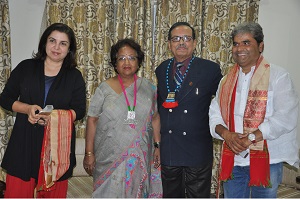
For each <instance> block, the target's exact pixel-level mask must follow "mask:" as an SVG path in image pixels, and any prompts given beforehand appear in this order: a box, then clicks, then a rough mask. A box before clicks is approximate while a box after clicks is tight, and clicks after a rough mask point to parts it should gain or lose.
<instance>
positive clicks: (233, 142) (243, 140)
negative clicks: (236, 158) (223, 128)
mask: <svg viewBox="0 0 300 199" xmlns="http://www.w3.org/2000/svg"><path fill="white" fill-rule="evenodd" d="M248 134H249V133H243V134H241V133H236V132H230V131H228V132H227V133H226V134H225V135H224V136H223V138H224V140H225V142H226V144H227V146H228V147H229V148H230V149H231V150H232V151H233V152H234V153H235V154H239V153H241V152H242V151H245V150H246V149H248V148H249V146H250V145H251V144H252V142H251V141H250V140H249V139H248ZM254 145H255V144H254Z"/></svg>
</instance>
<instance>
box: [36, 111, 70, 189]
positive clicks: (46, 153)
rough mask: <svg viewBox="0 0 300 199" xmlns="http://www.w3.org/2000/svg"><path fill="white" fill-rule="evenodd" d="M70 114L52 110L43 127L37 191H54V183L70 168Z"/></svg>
mask: <svg viewBox="0 0 300 199" xmlns="http://www.w3.org/2000/svg"><path fill="white" fill-rule="evenodd" d="M72 121H73V120H72V112H71V111H69V110H53V111H52V113H51V119H50V121H49V122H48V124H47V126H46V127H45V131H44V140H43V146H42V152H41V163H40V170H39V177H38V185H37V191H40V190H44V191H51V190H53V189H55V181H57V180H58V179H59V178H60V177H61V176H63V175H64V174H65V173H66V171H67V170H68V169H69V166H70V153H71V137H72V126H73V125H72V124H73V122H72Z"/></svg>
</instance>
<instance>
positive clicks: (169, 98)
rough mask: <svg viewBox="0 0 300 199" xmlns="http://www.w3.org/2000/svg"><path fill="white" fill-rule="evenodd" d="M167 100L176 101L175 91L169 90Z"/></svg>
mask: <svg viewBox="0 0 300 199" xmlns="http://www.w3.org/2000/svg"><path fill="white" fill-rule="evenodd" d="M166 102H175V92H169V93H168V96H167V99H166Z"/></svg>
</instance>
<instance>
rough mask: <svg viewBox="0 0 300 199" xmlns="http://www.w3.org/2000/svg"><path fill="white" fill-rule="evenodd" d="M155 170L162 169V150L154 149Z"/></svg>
mask: <svg viewBox="0 0 300 199" xmlns="http://www.w3.org/2000/svg"><path fill="white" fill-rule="evenodd" d="M153 160H154V168H156V169H157V168H158V167H160V149H159V148H154V152H153Z"/></svg>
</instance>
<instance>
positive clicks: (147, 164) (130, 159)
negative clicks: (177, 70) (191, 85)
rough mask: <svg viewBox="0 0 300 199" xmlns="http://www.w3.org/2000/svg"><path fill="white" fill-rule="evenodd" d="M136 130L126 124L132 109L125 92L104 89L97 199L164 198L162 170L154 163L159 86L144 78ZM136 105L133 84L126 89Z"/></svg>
mask: <svg viewBox="0 0 300 199" xmlns="http://www.w3.org/2000/svg"><path fill="white" fill-rule="evenodd" d="M137 86H138V87H137V105H136V108H135V114H136V117H135V119H136V120H137V123H136V126H135V128H134V129H133V128H131V127H130V126H129V125H128V124H124V123H125V122H124V120H125V119H126V118H127V112H128V107H127V105H126V101H125V97H124V95H123V93H121V94H120V95H118V94H116V93H115V92H114V91H113V90H112V89H111V88H110V87H109V86H108V84H107V83H106V82H103V83H101V85H100V89H101V92H102V94H103V95H102V96H101V95H100V96H98V97H99V98H101V99H99V100H100V101H101V100H103V103H102V109H101V112H100V116H99V120H98V124H97V129H96V136H95V143H94V145H95V146H94V152H95V156H96V165H95V170H94V174H93V177H94V192H93V197H97V198H100V197H101V198H102V197H105V198H110V197H114V198H118V197H120V198H148V197H149V198H155V197H162V185H161V174H160V169H155V168H154V164H153V150H154V148H153V136H152V134H153V132H152V131H153V129H152V125H151V121H152V116H153V114H154V113H155V112H156V109H157V107H156V87H155V86H154V85H153V84H151V83H150V82H148V81H147V80H146V79H144V78H139V79H138V80H137ZM126 93H127V96H128V99H129V102H130V104H131V106H132V104H133V85H131V86H130V87H128V88H127V89H126Z"/></svg>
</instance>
